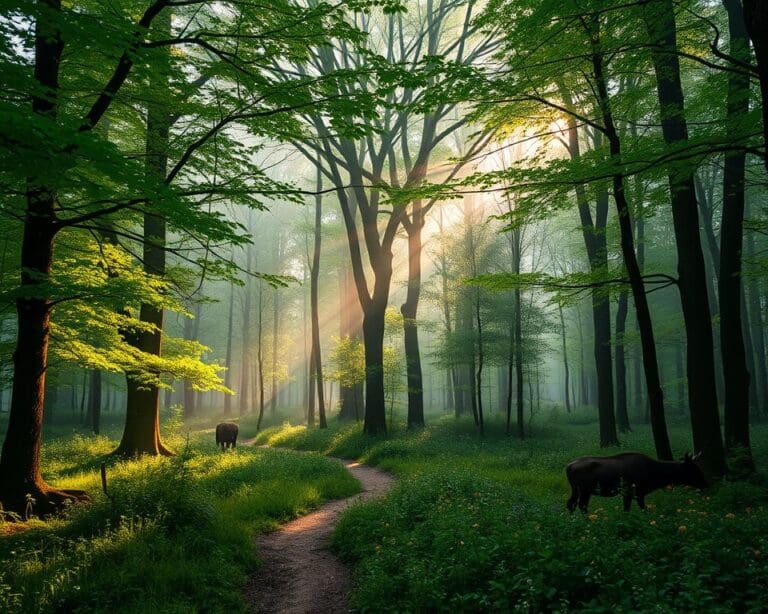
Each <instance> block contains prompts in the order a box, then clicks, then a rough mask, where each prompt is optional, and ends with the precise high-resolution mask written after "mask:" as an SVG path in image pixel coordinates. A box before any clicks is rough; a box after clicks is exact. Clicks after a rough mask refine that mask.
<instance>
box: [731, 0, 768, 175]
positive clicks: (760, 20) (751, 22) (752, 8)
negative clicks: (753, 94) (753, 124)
mask: <svg viewBox="0 0 768 614" xmlns="http://www.w3.org/2000/svg"><path fill="white" fill-rule="evenodd" d="M743 6H744V21H745V25H746V29H747V31H748V32H749V37H750V38H751V39H752V45H753V47H754V49H755V57H756V59H757V72H758V75H759V79H760V94H761V97H762V100H763V104H762V109H763V148H764V151H763V160H764V161H765V168H766V170H768V3H766V2H765V0H743ZM728 10H729V13H730V7H728Z"/></svg>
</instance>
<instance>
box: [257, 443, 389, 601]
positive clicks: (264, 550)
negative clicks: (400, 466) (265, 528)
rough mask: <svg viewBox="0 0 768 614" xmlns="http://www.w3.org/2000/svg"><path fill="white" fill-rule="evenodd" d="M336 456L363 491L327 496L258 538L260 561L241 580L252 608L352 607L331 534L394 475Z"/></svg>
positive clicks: (346, 574)
mask: <svg viewBox="0 0 768 614" xmlns="http://www.w3.org/2000/svg"><path fill="white" fill-rule="evenodd" d="M265 447H266V446H265ZM294 452H295V450H294ZM298 453H300V452H298ZM329 458H334V457H329ZM334 460H337V461H339V462H341V463H343V464H344V466H345V467H346V468H347V470H348V471H350V473H352V475H353V476H354V477H355V478H357V479H358V480H359V482H360V485H361V486H362V491H361V492H360V493H358V494H356V495H352V496H351V497H346V498H344V499H336V500H333V501H329V502H328V503H326V504H324V505H323V506H322V507H320V508H318V509H316V510H315V511H314V512H311V513H309V514H307V515H306V516H301V517H299V518H296V519H295V520H292V521H290V522H288V523H286V524H284V525H281V526H280V528H278V529H277V530H275V531H272V532H271V533H264V534H262V535H260V536H258V537H257V538H256V545H257V547H258V549H259V556H260V557H261V559H262V563H263V564H262V566H261V567H260V568H259V569H258V570H257V571H255V572H254V573H252V574H251V575H250V576H249V577H248V580H247V582H246V585H245V599H246V602H247V603H248V607H249V610H250V611H252V612H262V613H272V612H285V613H290V614H306V613H308V612H313V613H314V612H317V613H320V612H322V613H327V612H333V613H337V612H349V611H350V610H349V602H348V598H349V592H350V590H351V589H352V579H351V570H350V569H349V567H348V566H347V565H345V564H344V563H342V562H341V561H340V560H339V559H338V558H337V557H336V556H335V555H334V554H333V552H331V550H330V548H329V541H330V538H331V534H332V533H333V530H334V528H335V526H336V522H337V521H338V519H339V516H340V515H341V514H342V512H343V511H344V510H346V509H347V508H348V507H349V506H350V505H352V504H353V503H356V502H358V501H363V500H366V499H371V498H374V497H378V496H381V495H384V494H386V493H387V491H389V489H390V488H391V487H392V484H393V483H394V478H393V477H392V476H391V475H390V474H389V473H386V472H385V471H382V470H381V469H377V468H375V467H368V466H366V465H363V464H361V463H359V462H357V461H349V460H343V459H340V458H334Z"/></svg>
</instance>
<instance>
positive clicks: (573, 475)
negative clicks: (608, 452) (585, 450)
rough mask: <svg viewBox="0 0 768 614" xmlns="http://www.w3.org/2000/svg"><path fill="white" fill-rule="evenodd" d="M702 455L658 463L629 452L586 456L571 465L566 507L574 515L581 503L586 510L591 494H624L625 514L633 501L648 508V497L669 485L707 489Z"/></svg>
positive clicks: (688, 455)
mask: <svg viewBox="0 0 768 614" xmlns="http://www.w3.org/2000/svg"><path fill="white" fill-rule="evenodd" d="M699 456H701V453H699V454H697V455H696V456H693V457H692V456H691V455H690V454H686V455H685V457H684V458H683V460H681V461H657V460H654V459H652V458H650V457H648V456H646V455H645V454H640V453H638V452H626V453H624V454H616V455H615V456H583V457H581V458H577V459H576V460H573V461H571V462H570V463H568V466H567V467H566V468H565V474H566V475H567V476H568V482H569V483H570V484H571V498H570V499H568V503H567V507H568V511H569V512H573V510H575V509H576V505H577V504H578V506H579V509H580V510H581V511H582V512H586V511H587V506H588V505H589V498H590V497H591V496H592V495H598V496H601V497H613V496H615V495H617V494H619V493H620V492H621V494H622V496H623V497H624V511H625V512H628V511H629V508H630V506H631V505H632V498H633V497H634V498H636V499H637V505H638V506H640V508H641V509H645V495H647V494H648V493H650V492H653V491H654V490H658V489H659V488H664V487H666V486H672V485H680V486H683V485H684V486H693V487H694V488H699V489H701V488H706V486H707V480H706V478H705V477H704V473H703V472H702V471H701V468H700V467H699V465H698V464H697V462H696V461H697V460H698V458H699Z"/></svg>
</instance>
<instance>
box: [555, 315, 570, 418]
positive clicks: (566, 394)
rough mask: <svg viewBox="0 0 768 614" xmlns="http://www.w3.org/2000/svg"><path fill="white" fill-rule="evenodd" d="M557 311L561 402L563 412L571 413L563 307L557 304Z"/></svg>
mask: <svg viewBox="0 0 768 614" xmlns="http://www.w3.org/2000/svg"><path fill="white" fill-rule="evenodd" d="M557 311H558V314H559V315H560V334H561V336H562V340H563V370H564V372H565V382H564V386H563V401H564V402H565V411H566V412H567V413H569V414H570V413H571V395H570V388H569V386H570V375H571V374H570V370H569V368H568V348H567V345H566V331H565V318H564V317H563V306H562V305H561V304H559V303H558V305H557Z"/></svg>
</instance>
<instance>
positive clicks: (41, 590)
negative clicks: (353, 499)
mask: <svg viewBox="0 0 768 614" xmlns="http://www.w3.org/2000/svg"><path fill="white" fill-rule="evenodd" d="M208 435H209V434H208V433H202V434H198V435H193V436H191V437H190V438H189V441H188V443H185V441H184V438H183V437H176V438H175V439H174V438H173V437H171V438H170V441H171V443H172V444H174V447H175V449H176V450H177V451H179V452H180V453H179V455H178V456H176V457H174V458H154V459H150V458H143V459H141V460H136V461H129V462H116V461H108V463H109V464H108V469H107V476H108V493H109V496H105V495H104V494H103V493H102V492H101V482H100V476H99V472H98V466H99V463H100V462H101V461H104V460H105V457H104V455H105V454H106V453H108V452H109V451H110V450H112V449H114V447H115V445H116V442H115V441H114V440H110V439H108V438H106V437H97V438H93V437H83V436H72V437H67V438H60V439H54V440H52V441H50V442H48V443H46V444H45V445H44V448H43V463H44V465H43V466H44V468H45V470H46V475H45V477H46V479H47V480H48V481H49V482H50V483H52V484H54V485H56V486H59V487H63V488H83V489H86V490H87V491H88V492H89V493H90V494H91V495H92V496H93V501H92V503H91V504H89V505H78V506H74V507H72V508H71V509H70V510H69V511H68V513H67V514H66V515H65V517H63V518H60V519H57V520H53V521H49V522H41V521H39V520H32V521H30V522H29V523H28V526H27V528H26V530H24V531H20V532H18V531H17V527H13V526H11V525H10V524H6V525H5V526H2V525H0V534H2V533H5V535H3V536H2V537H0V611H2V612H25V613H27V612H108V611H119V612H137V613H138V612H152V611H156V612H219V611H241V610H244V608H245V604H244V603H243V600H242V596H241V593H242V590H241V589H242V586H243V583H244V581H245V577H246V574H247V573H248V572H249V571H250V570H252V569H255V568H256V567H257V566H258V554H257V553H256V552H255V548H254V545H253V537H254V535H255V534H256V533H258V532H261V531H265V530H268V529H270V528H273V527H275V526H276V525H277V523H279V522H282V521H285V520H287V519H290V518H293V517H295V516H298V515H300V514H302V513H304V512H306V511H308V510H310V509H312V508H314V507H317V506H318V505H319V504H321V503H322V502H323V501H324V500H326V499H331V498H337V497H343V496H347V495H349V494H352V493H354V492H356V491H357V490H358V489H359V484H358V483H357V481H356V480H355V479H354V478H353V477H352V476H351V475H350V474H349V473H348V472H347V471H346V470H344V468H343V467H342V466H341V465H340V464H339V463H337V462H335V461H332V460H329V459H326V458H324V457H322V456H320V455H317V454H308V455H304V454H295V453H293V452H290V451H286V450H272V449H263V448H253V447H238V448H237V450H236V451H228V452H224V453H223V452H220V451H217V449H216V448H215V446H214V445H213V442H211V441H209V440H210V439H211V438H210V437H209V436H208Z"/></svg>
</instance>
